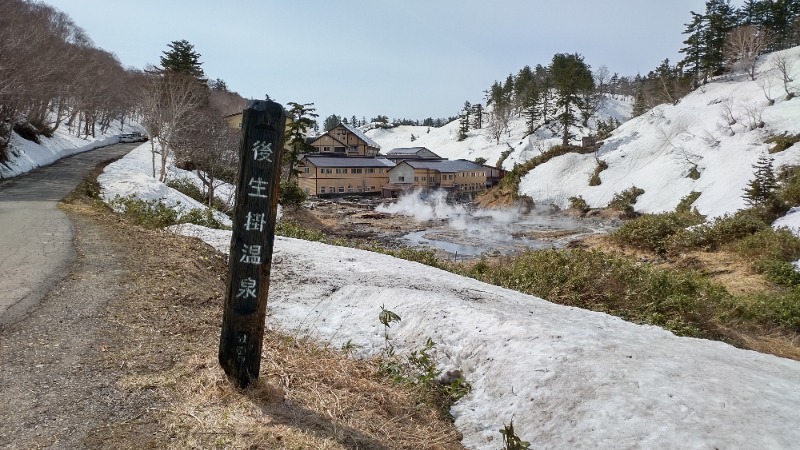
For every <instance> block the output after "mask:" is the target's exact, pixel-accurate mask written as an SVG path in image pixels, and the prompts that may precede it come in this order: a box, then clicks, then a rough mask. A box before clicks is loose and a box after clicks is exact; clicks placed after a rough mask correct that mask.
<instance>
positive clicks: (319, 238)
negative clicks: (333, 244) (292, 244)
mask: <svg viewBox="0 0 800 450" xmlns="http://www.w3.org/2000/svg"><path fill="white" fill-rule="evenodd" d="M275 234H277V235H278V236H284V237H290V238H296V239H303V240H306V241H314V242H323V241H326V237H325V233H323V232H322V231H319V230H310V229H308V228H303V227H301V226H299V225H297V224H296V223H293V222H290V221H287V220H281V221H280V222H278V223H277V224H276V225H275Z"/></svg>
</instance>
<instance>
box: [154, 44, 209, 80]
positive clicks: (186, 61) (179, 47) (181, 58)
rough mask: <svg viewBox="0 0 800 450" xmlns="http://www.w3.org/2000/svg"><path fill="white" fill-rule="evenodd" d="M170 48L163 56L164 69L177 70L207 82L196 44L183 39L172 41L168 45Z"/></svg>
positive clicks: (162, 66)
mask: <svg viewBox="0 0 800 450" xmlns="http://www.w3.org/2000/svg"><path fill="white" fill-rule="evenodd" d="M167 46H168V47H169V48H170V50H167V51H165V52H163V54H164V55H163V56H161V68H162V69H163V70H164V71H175V72H180V73H184V74H187V75H190V76H192V77H194V78H197V79H198V80H202V81H203V82H204V83H205V73H203V69H202V67H200V66H201V64H202V63H201V62H200V56H201V55H200V54H199V53H197V52H196V51H194V45H192V44H190V43H189V41H187V40H185V39H183V40H180V41H172V42H171V43H169V44H168V45H167Z"/></svg>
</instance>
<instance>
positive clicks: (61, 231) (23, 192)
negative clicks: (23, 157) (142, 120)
mask: <svg viewBox="0 0 800 450" xmlns="http://www.w3.org/2000/svg"><path fill="white" fill-rule="evenodd" d="M137 145H138V144H119V145H111V146H108V147H104V148H100V149H97V150H92V151H89V152H85V153H81V154H78V155H75V156H72V157H69V158H65V159H62V160H59V161H57V162H55V163H53V164H51V165H49V166H46V167H41V168H39V169H37V170H35V171H33V172H31V173H29V174H25V175H21V176H19V177H15V178H12V179H9V180H4V181H2V182H0V274H2V275H0V326H2V325H3V324H8V323H11V322H13V321H14V320H17V319H19V318H20V317H22V316H23V315H24V314H25V312H26V311H27V310H28V309H29V308H30V307H31V306H33V305H36V304H37V303H38V302H39V301H40V300H41V299H42V298H43V297H44V295H45V294H46V293H47V292H48V291H49V290H50V289H51V288H52V287H53V284H54V283H55V282H56V281H58V280H59V279H60V277H61V276H62V275H63V274H64V273H66V271H67V269H68V268H69V266H70V264H71V263H72V260H73V259H74V258H75V254H74V252H73V249H72V239H73V236H72V233H73V230H72V224H71V223H70V222H69V220H67V217H66V216H65V215H64V213H63V212H62V211H60V210H59V209H58V207H57V205H58V202H59V200H61V199H62V198H63V197H64V196H65V195H67V194H68V193H69V192H70V191H72V190H73V189H74V188H75V186H77V185H78V183H80V182H81V180H83V178H84V177H85V176H86V175H87V174H88V173H89V171H90V170H91V169H92V167H94V166H95V165H96V164H97V163H98V162H100V161H104V160H107V159H110V158H117V157H120V156H122V155H124V154H125V153H128V152H129V151H131V150H132V149H133V148H135V147H136V146H137Z"/></svg>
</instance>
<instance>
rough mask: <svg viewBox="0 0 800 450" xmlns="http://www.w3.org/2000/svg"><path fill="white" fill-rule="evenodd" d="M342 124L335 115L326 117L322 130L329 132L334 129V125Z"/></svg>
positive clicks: (340, 119)
mask: <svg viewBox="0 0 800 450" xmlns="http://www.w3.org/2000/svg"><path fill="white" fill-rule="evenodd" d="M341 122H342V118H341V117H339V116H337V115H336V114H331V115H330V116H328V117H326V118H325V120H324V121H323V123H322V129H323V130H325V131H331V130H332V129H334V128H336V125H339V123H341Z"/></svg>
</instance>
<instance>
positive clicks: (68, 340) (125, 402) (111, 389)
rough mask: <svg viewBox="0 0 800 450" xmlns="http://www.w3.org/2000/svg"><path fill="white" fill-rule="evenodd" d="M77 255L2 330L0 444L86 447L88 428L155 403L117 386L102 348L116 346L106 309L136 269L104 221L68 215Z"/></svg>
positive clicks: (122, 294)
mask: <svg viewBox="0 0 800 450" xmlns="http://www.w3.org/2000/svg"><path fill="white" fill-rule="evenodd" d="M70 218H71V220H72V221H74V223H75V225H76V227H75V230H76V237H75V246H76V249H77V259H76V262H75V264H74V265H73V267H72V269H71V270H70V271H69V274H68V275H67V276H66V277H64V278H63V279H62V280H61V281H60V282H59V283H57V284H56V285H55V287H54V288H53V289H52V290H51V291H50V293H49V294H47V295H46V296H45V298H44V299H43V301H42V302H41V303H40V304H39V305H38V306H37V307H35V308H34V309H33V310H32V311H30V314H28V315H27V316H26V318H24V319H23V320H20V321H17V322H15V323H14V324H12V325H10V326H7V327H5V328H3V329H2V330H0V341H2V344H0V367H2V368H3V370H2V371H0V398H2V399H3V402H2V403H0V417H3V420H2V421H0V447H9V448H37V447H58V448H81V447H83V446H84V439H85V438H86V436H87V435H88V434H89V433H90V431H92V430H95V429H97V428H100V427H102V426H103V425H105V424H108V423H118V422H123V421H125V420H129V419H132V418H134V417H135V416H136V415H138V414H139V413H140V411H142V410H143V409H145V407H152V405H153V404H154V403H155V401H154V399H153V398H149V397H150V396H147V395H141V393H131V392H123V391H121V390H120V389H118V388H116V387H115V386H116V381H117V377H118V376H119V374H118V373H115V372H113V371H109V370H105V369H107V367H104V358H103V353H105V352H108V351H111V350H113V349H114V348H115V347H116V345H118V342H117V341H118V338H119V337H118V336H117V334H118V330H117V326H116V325H115V324H114V323H112V322H110V321H109V317H108V312H109V308H111V307H112V306H113V304H114V303H115V302H119V301H121V300H123V299H124V298H125V295H126V285H125V283H124V282H123V283H121V282H120V280H124V279H125V278H126V277H127V276H128V275H129V273H130V271H131V270H132V267H130V265H129V264H126V262H125V258H124V255H125V249H124V248H121V247H120V246H119V245H118V244H117V243H116V242H115V241H116V239H115V237H114V236H112V235H111V234H110V233H109V232H108V230H107V229H106V228H105V227H102V226H99V225H98V224H97V223H96V222H94V221H92V220H89V219H87V218H86V217H84V216H81V215H79V214H74V213H73V214H70Z"/></svg>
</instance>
